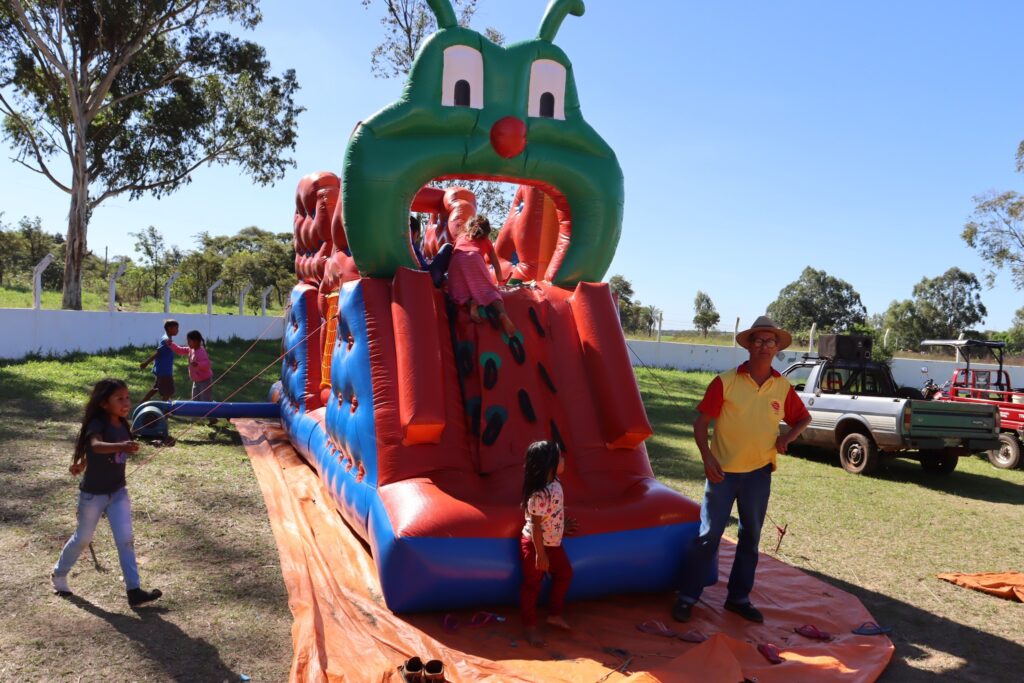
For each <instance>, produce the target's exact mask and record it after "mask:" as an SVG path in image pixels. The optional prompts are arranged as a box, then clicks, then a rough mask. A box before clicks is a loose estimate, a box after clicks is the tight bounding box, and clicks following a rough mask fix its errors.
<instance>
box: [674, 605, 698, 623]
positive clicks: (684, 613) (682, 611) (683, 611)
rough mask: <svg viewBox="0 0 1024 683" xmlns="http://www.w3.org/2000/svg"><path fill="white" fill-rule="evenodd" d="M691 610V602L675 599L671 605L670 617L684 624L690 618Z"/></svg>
mask: <svg viewBox="0 0 1024 683" xmlns="http://www.w3.org/2000/svg"><path fill="white" fill-rule="evenodd" d="M692 612H693V604H692V603H689V602H683V601H682V600H676V604H675V605H673V606H672V618H673V619H675V620H676V621H678V622H681V623H684V624H685V623H686V622H688V621H689V620H690V615H691V613H692Z"/></svg>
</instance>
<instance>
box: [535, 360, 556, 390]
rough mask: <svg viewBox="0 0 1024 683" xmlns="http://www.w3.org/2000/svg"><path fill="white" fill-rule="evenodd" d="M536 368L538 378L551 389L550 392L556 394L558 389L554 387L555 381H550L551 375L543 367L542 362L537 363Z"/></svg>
mask: <svg viewBox="0 0 1024 683" xmlns="http://www.w3.org/2000/svg"><path fill="white" fill-rule="evenodd" d="M537 370H538V371H539V372H540V378H541V379H542V380H543V381H544V384H546V385H547V386H548V389H550V390H551V393H552V394H557V393H558V389H556V388H555V383H554V382H552V381H551V375H549V374H548V369H547V368H545V367H544V364H543V363H537Z"/></svg>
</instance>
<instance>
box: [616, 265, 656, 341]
mask: <svg viewBox="0 0 1024 683" xmlns="http://www.w3.org/2000/svg"><path fill="white" fill-rule="evenodd" d="M608 288H609V289H610V290H611V292H612V294H613V295H614V296H615V299H616V301H617V302H618V306H619V322H620V323H621V324H622V329H623V331H624V332H627V333H631V334H646V335H647V336H651V335H652V334H654V328H655V327H657V325H658V318H659V316H660V315H661V311H660V310H659V309H658V308H656V307H655V306H645V305H643V304H642V303H641V302H640V300H639V299H636V298H635V297H636V293H635V292H634V291H633V283H631V282H630V281H629V280H627V279H626V278H624V277H622V276H621V275H612V276H611V278H609V280H608Z"/></svg>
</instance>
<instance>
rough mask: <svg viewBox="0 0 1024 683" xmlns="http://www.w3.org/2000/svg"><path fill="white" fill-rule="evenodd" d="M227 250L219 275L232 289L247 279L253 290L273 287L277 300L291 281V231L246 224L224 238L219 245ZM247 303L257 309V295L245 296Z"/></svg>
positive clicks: (292, 277) (293, 259) (244, 283)
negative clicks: (275, 231) (246, 225)
mask: <svg viewBox="0 0 1024 683" xmlns="http://www.w3.org/2000/svg"><path fill="white" fill-rule="evenodd" d="M222 249H223V252H224V253H227V258H226V259H225V260H224V266H223V268H222V269H221V277H222V278H224V282H225V283H226V284H227V286H228V287H229V288H230V289H231V291H233V292H240V291H241V290H242V289H243V288H244V287H245V286H246V285H247V284H248V283H250V282H251V283H252V284H253V288H254V291H256V292H261V291H263V289H265V288H267V287H273V288H274V291H275V293H276V294H277V300H278V303H279V304H282V305H283V303H284V299H285V297H286V296H287V295H288V292H290V291H291V288H292V286H293V285H294V284H295V270H294V267H295V266H294V264H295V252H294V251H293V247H292V236H291V233H272V232H267V231H266V230H260V229H259V228H255V227H250V228H245V229H244V230H242V231H241V232H240V233H238V235H236V236H234V237H233V238H231V239H230V240H228V241H227V242H226V243H225V245H224V247H223V248H222ZM248 301H249V306H250V308H251V309H252V310H253V311H258V310H259V307H260V298H259V297H258V296H252V297H250V298H249V300H248Z"/></svg>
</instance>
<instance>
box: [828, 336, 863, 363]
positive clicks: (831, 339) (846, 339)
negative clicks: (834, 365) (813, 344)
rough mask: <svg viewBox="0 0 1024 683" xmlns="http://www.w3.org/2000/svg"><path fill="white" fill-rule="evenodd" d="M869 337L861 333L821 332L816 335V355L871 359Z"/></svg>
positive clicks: (847, 358)
mask: <svg viewBox="0 0 1024 683" xmlns="http://www.w3.org/2000/svg"><path fill="white" fill-rule="evenodd" d="M871 343H872V339H871V337H868V336H866V335H862V334H823V335H821V336H820V337H818V355H819V356H821V357H822V358H841V359H843V360H871Z"/></svg>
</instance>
